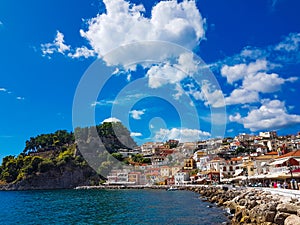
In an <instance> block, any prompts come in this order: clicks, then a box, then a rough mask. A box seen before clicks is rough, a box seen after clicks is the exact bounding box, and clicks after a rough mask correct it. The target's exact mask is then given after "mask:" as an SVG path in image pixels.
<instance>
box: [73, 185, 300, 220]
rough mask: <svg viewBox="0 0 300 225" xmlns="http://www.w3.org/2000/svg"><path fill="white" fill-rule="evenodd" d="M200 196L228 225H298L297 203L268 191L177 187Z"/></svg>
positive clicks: (292, 199) (101, 187) (161, 187)
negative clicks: (225, 215)
mask: <svg viewBox="0 0 300 225" xmlns="http://www.w3.org/2000/svg"><path fill="white" fill-rule="evenodd" d="M145 188H151V189H167V188H169V186H156V185H153V186H134V185H133V186H94V187H89V186H85V187H78V188H77V189H145ZM177 188H178V189H179V190H189V191H193V192H196V193H199V194H200V198H201V199H202V200H203V201H208V202H210V203H214V204H216V205H217V206H218V207H222V208H224V209H228V211H229V212H230V215H229V218H230V220H231V224H232V225H242V224H245V225H246V224H247V225H300V202H299V199H297V198H292V197H283V196H280V195H276V194H272V193H271V192H270V191H265V190H258V189H254V188H245V189H232V188H228V187H225V186H206V185H203V186H198V185H197V186H196V185H194V186H179V187H177Z"/></svg>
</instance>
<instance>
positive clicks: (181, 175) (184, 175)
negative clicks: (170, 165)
mask: <svg viewBox="0 0 300 225" xmlns="http://www.w3.org/2000/svg"><path fill="white" fill-rule="evenodd" d="M189 179H190V176H189V174H188V172H183V171H179V172H177V173H176V174H175V176H174V180H175V185H181V184H184V183H186V182H187V181H189Z"/></svg>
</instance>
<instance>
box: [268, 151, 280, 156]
mask: <svg viewBox="0 0 300 225" xmlns="http://www.w3.org/2000/svg"><path fill="white" fill-rule="evenodd" d="M266 155H278V152H276V151H272V152H267V153H266Z"/></svg>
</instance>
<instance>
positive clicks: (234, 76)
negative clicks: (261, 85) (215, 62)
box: [221, 60, 267, 84]
mask: <svg viewBox="0 0 300 225" xmlns="http://www.w3.org/2000/svg"><path fill="white" fill-rule="evenodd" d="M266 69H267V61H266V60H257V61H256V62H252V63H249V64H248V65H247V64H245V63H241V64H236V65H233V66H228V65H224V66H223V67H222V69H221V75H222V76H224V77H226V78H227V82H228V83H230V84H232V83H233V82H235V81H238V80H241V79H242V78H244V77H247V76H250V75H253V74H255V73H257V72H258V71H261V70H266Z"/></svg>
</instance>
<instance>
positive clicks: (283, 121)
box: [0, 0, 300, 158]
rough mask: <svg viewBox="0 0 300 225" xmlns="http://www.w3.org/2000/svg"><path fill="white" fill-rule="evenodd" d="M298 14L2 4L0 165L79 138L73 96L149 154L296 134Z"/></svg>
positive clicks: (244, 4)
mask: <svg viewBox="0 0 300 225" xmlns="http://www.w3.org/2000/svg"><path fill="white" fill-rule="evenodd" d="M299 9H300V3H299V1H297V0H251V1H248V0H247V1H239V0H232V1H226V2H225V1H222V0H198V1H178V2H177V1H168V2H164V1H140V0H139V1H138V0H135V1H131V2H125V1H123V0H114V1H108V0H105V1H103V2H102V1H97V0H80V1H71V0H67V1H57V0H53V1H47V2H41V1H37V0H32V1H30V2H24V1H7V0H5V1H1V3H0V40H1V42H0V49H1V54H0V74H1V75H0V103H1V106H2V107H1V111H0V112H1V114H0V115H1V116H0V124H1V126H0V158H2V157H3V156H5V155H8V154H13V155H16V154H18V153H19V152H21V151H22V150H23V148H24V143H25V141H26V140H27V139H29V138H30V137H31V136H35V135H38V134H41V133H49V132H54V131H56V130H58V129H67V130H69V131H71V130H72V129H73V125H74V120H73V118H72V110H73V107H74V105H73V102H74V96H75V93H79V94H80V93H81V94H82V93H84V94H86V93H87V96H88V97H86V98H83V100H86V102H83V103H82V104H83V105H82V110H83V112H88V113H90V114H91V115H93V116H95V121H96V123H101V122H102V121H103V120H105V119H107V118H110V117H112V118H118V119H119V120H121V121H122V122H123V123H124V124H125V125H126V126H127V127H128V128H129V130H130V131H131V132H132V135H133V136H134V138H135V140H136V141H137V142H138V143H139V144H140V143H143V142H146V141H151V140H161V141H163V140H165V139H168V138H180V139H181V140H182V141H188V140H195V139H205V138H209V137H214V136H221V135H222V134H223V135H224V136H234V135H236V134H239V133H242V132H246V133H257V132H259V131H265V130H277V131H278V133H279V134H295V133H297V132H298V131H300V125H299V124H300V102H299V91H298V88H299V84H300V83H299V82H300V81H299V71H300V64H299V63H300V53H299V52H300V51H299V45H300V20H299V15H298V14H299V13H298V12H299ZM149 41H150V42H149ZM133 43H139V45H138V46H135V45H133ZM153 43H154V44H153ZM174 44H176V46H177V47H176V48H178V49H177V50H178V51H176V53H175V54H174V52H172V51H175V50H174V48H173V47H172V46H173V45H174ZM124 46H125V47H124ZM126 46H127V47H126ZM180 46H182V47H180ZM162 49H163V50H164V52H162ZM124 52H125V55H122V54H123V53H124ZM164 54H165V55H164ZM145 55H146V56H147V57H149V58H151V57H152V58H153V59H155V60H156V61H155V62H151V63H149V62H148V63H146V62H147V58H145ZM122 57H123V58H122ZM134 60H139V62H137V63H135V61H134ZM202 60H203V61H202ZM95 61H96V63H95ZM128 63H131V64H130V65H128ZM199 65H200V66H203V67H205V69H201V68H202V67H201V68H200V69H199ZM106 69H113V70H112V71H113V73H110V74H105V76H107V80H105V79H104V78H103V77H104V75H103V76H102V77H101V74H102V73H103V74H104V73H105V72H104V71H106ZM102 70H103V71H102ZM91 71H96V74H97V75H95V74H93V73H94V72H91ZM109 71H110V70H109ZM91 73H92V74H91ZM203 73H204V75H203ZM89 76H92V78H93V79H92V80H91V81H90V82H92V83H87V84H88V85H87V86H85V87H82V84H84V81H85V78H88V77H89ZM89 85H91V86H89ZM80 88H81V89H80ZM93 88H95V91H96V89H97V88H98V90H97V91H98V92H95V93H96V94H98V93H99V95H96V97H95V94H94V95H92V94H91V96H89V93H91V90H92V89H93ZM76 90H77V92H76ZM78 90H82V91H83V92H80V91H79V92H78ZM85 90H86V91H85ZM75 100H76V99H75ZM75 102H76V101H75ZM80 107H81V105H80ZM75 108H76V106H75ZM76 109H77V108H76ZM225 110H226V111H225ZM73 113H74V112H73ZM75 113H79V114H80V113H81V114H82V115H84V113H82V112H81V111H80V110H79V111H78V110H77V111H76V112H75ZM90 114H89V115H90ZM212 120H213V121H212ZM87 124H90V121H88V122H87Z"/></svg>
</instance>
